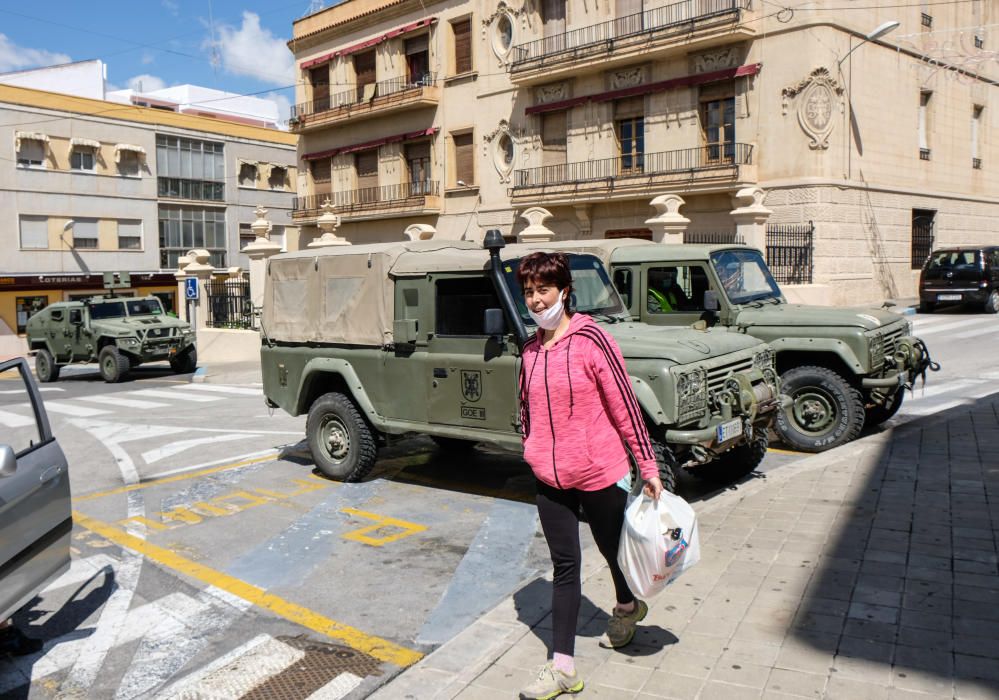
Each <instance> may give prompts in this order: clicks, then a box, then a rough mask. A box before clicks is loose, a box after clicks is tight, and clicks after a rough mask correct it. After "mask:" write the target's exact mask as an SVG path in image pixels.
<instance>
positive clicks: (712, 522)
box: [374, 394, 999, 700]
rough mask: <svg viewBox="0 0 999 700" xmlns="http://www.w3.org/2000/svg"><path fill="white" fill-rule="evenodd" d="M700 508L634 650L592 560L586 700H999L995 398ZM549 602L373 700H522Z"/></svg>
mask: <svg viewBox="0 0 999 700" xmlns="http://www.w3.org/2000/svg"><path fill="white" fill-rule="evenodd" d="M697 507H698V512H699V513H700V527H701V536H702V544H703V558H702V561H701V563H700V564H698V565H697V566H696V567H694V569H692V570H691V571H690V572H688V573H687V574H685V575H684V577H683V578H681V579H680V580H679V581H678V582H677V583H676V584H675V585H674V586H672V587H671V588H670V589H668V590H667V591H666V592H665V593H664V594H663V595H661V596H660V597H659V598H657V599H656V600H654V601H652V604H651V611H650V613H649V616H648V618H647V619H646V621H645V622H644V623H643V626H642V627H641V628H640V633H639V635H638V636H637V637H636V642H635V643H634V644H632V645H631V646H630V647H629V648H627V649H626V650H624V651H623V652H621V651H619V652H611V651H608V650H604V649H600V648H599V646H598V645H597V638H598V636H599V634H600V633H601V632H602V631H603V626H604V624H605V620H606V619H607V616H606V614H605V613H604V612H602V611H599V610H598V609H597V608H596V607H594V606H595V605H597V606H605V607H606V606H609V604H610V603H611V601H612V592H611V591H612V589H611V585H610V581H609V577H608V576H607V572H606V568H605V567H601V566H600V561H599V555H597V553H596V552H595V551H593V550H590V551H588V552H587V553H586V569H585V571H584V575H586V579H585V583H584V587H583V593H584V601H583V612H582V616H581V620H580V623H581V624H580V627H581V632H580V634H581V636H580V638H579V640H578V642H577V649H576V653H577V667H578V669H579V670H580V671H581V673H582V676H583V678H584V679H585V681H586V684H587V686H586V690H585V691H584V692H583V694H582V697H595V698H641V699H644V700H652V698H677V699H679V700H690V699H693V698H706V699H708V700H714V699H715V698H722V699H723V700H741V699H742V698H767V699H768V700H770V699H771V698H772V699H774V700H779V699H781V698H801V697H805V698H844V699H848V700H864V699H867V698H871V699H878V700H881V699H885V700H888V699H890V700H896V699H897V700H901V699H903V698H912V699H916V698H924V699H925V698H962V699H964V698H968V699H976V698H999V577H997V568H996V567H997V558H996V554H997V548H996V540H997V536H999V395H996V394H993V395H992V396H991V397H987V398H983V399H979V400H977V401H976V402H975V403H973V404H971V405H969V406H963V407H960V408H955V409H953V410H951V411H948V412H945V413H942V414H939V415H937V416H934V417H931V418H926V419H921V420H918V421H915V422H912V423H909V424H906V425H904V426H902V427H899V428H896V429H895V430H894V431H888V432H886V433H882V434H880V435H876V436H871V437H867V438H864V439H863V440H861V441H859V442H856V443H853V444H852V445H847V446H844V447H842V448H839V449H837V450H833V451H831V452H828V453H825V454H823V455H817V456H813V457H808V458H805V459H802V460H801V461H799V462H796V463H794V464H791V465H788V466H786V467H782V468H781V469H780V470H777V471H776V472H774V473H772V474H771V475H770V476H769V477H768V478H766V479H756V480H753V481H750V482H748V483H744V484H742V485H740V486H739V487H738V489H736V490H733V491H729V492H727V493H725V494H722V495H720V496H718V497H715V498H713V499H711V500H710V501H708V502H705V503H702V504H698V505H697ZM549 596H550V584H549V583H548V582H547V581H540V580H538V581H534V582H533V583H531V584H529V585H528V586H527V587H525V588H524V589H522V590H521V591H519V592H518V593H517V594H515V595H514V596H513V597H512V598H510V599H508V600H507V601H505V602H504V603H503V604H501V605H500V606H499V607H498V608H496V609H495V610H493V611H492V612H490V613H489V614H488V615H486V616H485V617H484V618H482V619H481V620H479V621H478V622H477V623H475V624H474V625H473V626H472V627H470V628H468V629H466V630H465V631H464V632H463V633H462V634H460V635H459V636H458V637H456V638H455V639H453V640H452V641H451V642H449V643H448V644H446V645H444V646H443V647H441V648H440V649H439V650H437V651H436V652H434V653H433V654H431V655H430V656H428V657H427V658H426V659H424V660H423V661H422V662H421V663H420V664H419V665H418V666H416V667H414V668H412V669H410V670H408V671H407V672H405V673H404V674H402V675H401V676H400V677H398V678H397V679H396V680H395V681H393V682H392V683H391V684H389V685H388V686H386V687H384V688H382V690H381V691H380V692H379V693H377V694H376V695H375V696H374V697H376V698H380V699H384V698H392V699H397V698H416V699H418V700H427V699H429V698H452V697H457V698H462V699H471V698H511V697H516V691H517V690H518V689H519V688H520V687H521V686H522V685H524V684H525V683H526V682H527V681H528V680H529V678H530V674H531V672H532V671H533V670H535V669H536V668H537V667H538V666H539V665H540V664H541V663H543V662H544V660H545V657H546V644H548V643H549V642H550V637H551V632H550V616H549V615H548V613H549V604H550V602H549ZM590 601H592V602H590ZM566 697H567V696H566Z"/></svg>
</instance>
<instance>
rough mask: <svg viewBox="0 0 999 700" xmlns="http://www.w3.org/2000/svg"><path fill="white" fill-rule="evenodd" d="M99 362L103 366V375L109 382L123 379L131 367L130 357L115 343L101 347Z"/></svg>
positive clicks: (112, 382)
mask: <svg viewBox="0 0 999 700" xmlns="http://www.w3.org/2000/svg"><path fill="white" fill-rule="evenodd" d="M97 364H98V365H100V368H101V377H103V378H104V381H106V382H108V383H109V384H114V383H116V382H120V381H121V380H123V379H124V378H125V375H127V374H128V370H129V367H130V364H129V361H128V357H127V356H125V355H123V354H122V353H121V351H120V350H119V349H118V348H117V347H115V346H114V345H105V346H104V347H103V348H102V349H101V352H100V354H99V355H98V356H97Z"/></svg>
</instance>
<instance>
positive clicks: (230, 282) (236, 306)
mask: <svg viewBox="0 0 999 700" xmlns="http://www.w3.org/2000/svg"><path fill="white" fill-rule="evenodd" d="M205 301H207V302H208V304H207V307H208V320H207V324H208V327H209V328H253V327H254V315H253V301H252V299H251V298H250V280H248V279H245V278H228V279H213V280H209V281H208V282H206V283H205Z"/></svg>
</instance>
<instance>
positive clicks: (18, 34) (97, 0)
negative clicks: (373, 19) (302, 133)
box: [0, 0, 336, 116]
mask: <svg viewBox="0 0 999 700" xmlns="http://www.w3.org/2000/svg"><path fill="white" fill-rule="evenodd" d="M333 4H336V0H260V1H259V2H249V3H247V2H237V1H235V0H127V1H126V0H93V1H92V2H89V3H84V2H80V1H79V0H52V1H50V2H47V3H12V2H2V3H0V73H2V72H7V71H14V70H23V69H26V68H34V67H38V66H45V65H53V64H56V63H65V62H67V61H80V60H86V59H91V58H100V59H102V60H103V61H104V62H105V63H107V65H108V82H109V83H110V84H111V86H112V87H117V88H124V87H134V86H135V84H136V83H138V82H139V81H141V82H142V86H143V88H144V89H146V90H150V89H155V88H157V87H162V86H169V85H177V84H181V83H192V84H194V85H203V86H206V87H212V88H216V89H218V90H227V91H229V92H237V93H241V94H248V93H258V92H259V93H261V94H260V95H259V96H260V97H266V98H270V99H274V100H275V101H277V102H278V103H279V107H280V108H281V112H282V115H285V116H286V112H287V105H288V103H289V102H292V101H294V91H293V90H292V89H289V88H288V86H290V85H292V84H293V82H294V80H295V78H294V71H293V61H292V56H291V52H290V51H288V49H287V47H286V46H285V42H286V41H287V40H288V39H289V38H290V37H291V24H292V22H293V21H294V20H295V19H297V18H298V17H302V16H304V15H306V14H308V13H309V12H310V11H311V10H315V9H318V8H320V7H322V6H323V5H325V6H329V5H333Z"/></svg>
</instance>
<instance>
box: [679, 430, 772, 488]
mask: <svg viewBox="0 0 999 700" xmlns="http://www.w3.org/2000/svg"><path fill="white" fill-rule="evenodd" d="M769 442H770V436H769V435H768V434H767V432H766V431H764V430H761V431H760V432H758V433H756V434H754V435H753V439H752V440H750V441H749V442H747V443H745V444H742V445H739V446H738V447H733V448H732V449H731V450H729V451H728V452H726V453H725V454H723V455H721V456H719V457H718V458H717V459H715V460H714V461H713V462H708V463H707V464H702V465H700V466H698V467H693V468H692V469H691V470H690V473H691V474H693V475H694V476H696V477H699V478H701V479H704V480H705V481H710V482H712V483H715V484H731V483H734V482H736V481H739V480H740V479H742V478H745V477H747V476H749V475H750V474H752V473H753V472H754V471H756V468H757V467H759V466H760V462H762V461H763V458H764V457H766V456H767V444H768V443H769Z"/></svg>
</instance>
